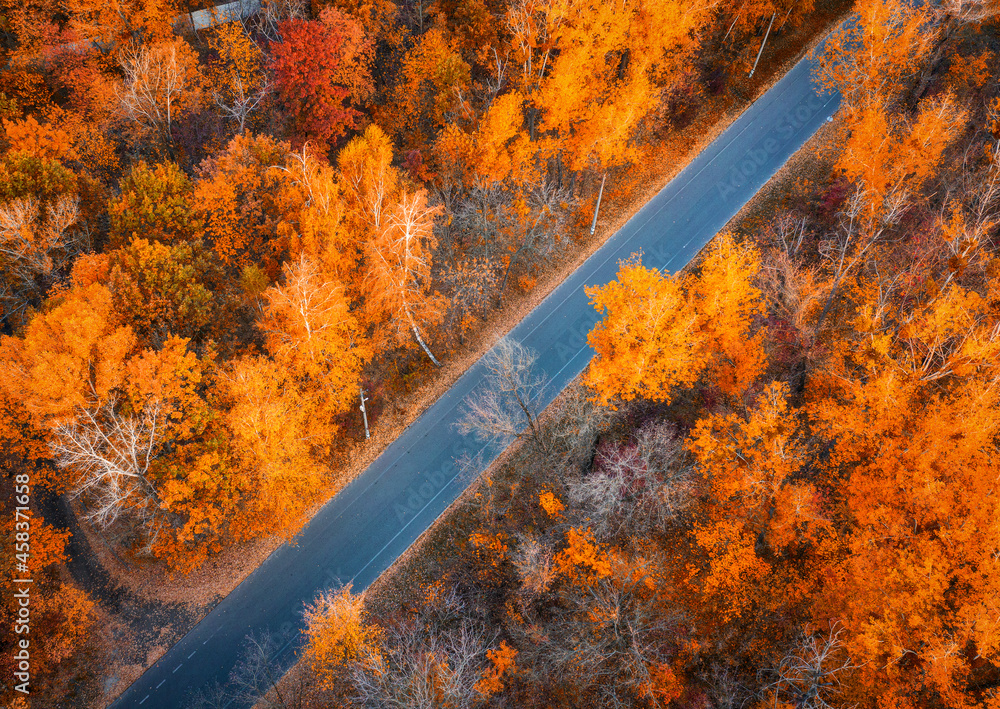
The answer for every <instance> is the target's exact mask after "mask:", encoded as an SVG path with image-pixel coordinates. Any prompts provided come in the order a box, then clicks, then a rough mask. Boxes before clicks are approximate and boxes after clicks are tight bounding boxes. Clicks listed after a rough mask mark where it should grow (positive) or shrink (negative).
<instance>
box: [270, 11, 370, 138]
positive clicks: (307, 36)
mask: <svg viewBox="0 0 1000 709" xmlns="http://www.w3.org/2000/svg"><path fill="white" fill-rule="evenodd" d="M279 27H280V32H281V36H282V39H283V41H282V42H281V43H279V44H276V45H274V47H273V55H274V57H273V64H274V72H275V76H276V78H277V83H278V92H279V95H280V97H281V100H282V101H283V102H284V103H285V105H286V106H287V107H288V110H289V112H290V114H291V115H292V116H294V118H293V120H294V129H295V133H296V136H297V139H298V142H300V143H301V142H304V141H306V140H312V141H315V142H316V143H318V144H320V145H321V146H324V147H325V146H327V145H328V144H329V143H330V142H331V141H334V140H336V139H337V138H339V137H340V136H342V135H344V134H345V133H346V132H347V131H348V130H350V129H352V128H354V127H356V126H357V123H358V119H359V118H360V117H361V113H360V112H359V111H358V110H357V109H356V108H355V106H357V105H359V104H361V103H362V102H363V101H364V100H365V99H367V98H368V96H369V95H371V93H372V79H371V56H372V46H371V42H370V41H369V39H368V38H367V37H366V36H365V33H364V30H363V29H362V27H361V25H359V24H358V23H357V22H355V21H354V20H353V19H351V18H350V17H348V16H347V15H345V14H343V13H342V12H340V11H338V10H336V9H333V8H327V9H325V10H323V12H322V13H320V19H319V20H318V21H317V20H298V19H291V20H285V21H284V22H282V23H281V24H280V26H279Z"/></svg>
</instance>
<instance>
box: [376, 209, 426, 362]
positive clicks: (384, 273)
mask: <svg viewBox="0 0 1000 709" xmlns="http://www.w3.org/2000/svg"><path fill="white" fill-rule="evenodd" d="M440 213H441V207H439V206H434V207H432V206H430V205H428V204H427V192H426V191H425V190H420V191H419V192H416V193H414V194H407V193H403V194H402V195H401V197H400V199H399V203H398V204H397V205H396V207H395V209H394V210H393V211H392V213H391V214H390V215H389V218H388V219H387V222H386V224H385V228H383V229H381V230H380V231H379V232H378V233H377V234H376V235H375V238H374V239H373V240H372V242H371V245H370V247H369V249H368V272H367V276H366V281H365V283H366V287H365V290H366V293H367V295H368V299H367V300H366V307H368V308H369V309H370V310H372V311H373V312H376V313H379V316H380V319H381V320H382V322H383V323H384V328H385V329H386V331H387V332H388V333H389V335H390V337H391V338H392V340H393V341H394V342H396V343H399V344H402V343H403V342H405V341H407V340H408V339H409V335H410V334H412V335H413V338H414V339H415V340H416V342H417V344H419V345H420V347H421V348H422V349H423V351H424V352H425V353H426V354H427V356H428V357H429V358H430V360H431V361H432V362H433V363H434V364H435V365H437V366H439V367H440V366H441V363H440V362H439V361H438V360H437V358H436V357H435V356H434V355H433V354H432V353H431V350H430V348H429V347H428V346H427V343H426V342H424V339H423V337H422V336H421V334H420V330H421V328H424V329H425V330H426V328H427V327H433V326H435V325H437V324H438V323H440V322H441V319H442V318H443V317H444V304H443V302H442V300H443V299H442V298H441V297H440V296H439V295H438V294H437V293H431V292H430V280H431V278H430V276H431V251H432V250H433V248H434V246H435V245H436V243H437V240H436V239H435V237H434V218H435V217H436V216H437V215H438V214H440Z"/></svg>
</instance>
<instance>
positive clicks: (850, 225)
mask: <svg viewBox="0 0 1000 709" xmlns="http://www.w3.org/2000/svg"><path fill="white" fill-rule="evenodd" d="M869 200H870V194H869V192H868V190H867V189H866V188H865V186H864V185H863V184H862V185H859V186H858V188H857V189H855V190H854V192H853V193H851V197H850V198H849V200H848V205H847V209H846V210H845V212H844V216H843V219H842V220H841V224H840V228H839V229H838V231H837V233H836V234H834V235H832V237H831V238H830V239H828V240H826V241H825V242H823V243H822V244H821V245H820V254H821V255H822V256H823V257H824V258H825V259H826V261H827V262H828V263H829V264H830V265H831V267H832V268H831V270H832V278H831V285H830V290H829V293H828V295H827V298H826V303H825V304H824V305H823V310H822V312H820V314H819V318H818V319H817V321H816V325H815V329H816V330H817V331H818V330H819V329H820V328H821V327H822V325H823V322H824V321H825V320H826V316H827V315H828V314H829V312H830V309H831V308H832V307H833V304H834V303H835V302H836V299H837V295H839V292H840V286H841V284H842V283H843V281H844V278H846V277H847V275H848V274H849V273H851V272H852V271H853V270H854V268H855V267H856V266H857V265H858V264H860V263H862V262H863V261H864V258H865V256H866V255H867V254H868V253H869V252H870V251H871V250H872V248H873V247H874V246H875V245H876V244H878V243H880V241H881V240H882V237H883V236H884V235H885V234H886V232H887V231H888V230H889V228H890V227H892V226H893V225H895V224H896V223H898V222H899V220H900V218H902V216H903V213H904V212H905V211H906V207H907V205H908V204H909V202H910V195H909V193H908V192H907V191H906V189H905V188H904V187H902V186H898V185H897V186H896V187H895V188H893V189H892V190H891V191H890V192H889V193H888V194H887V195H886V197H885V199H884V200H883V202H882V204H881V206H880V208H879V210H878V212H877V214H876V215H874V216H873V215H872V213H871V210H870V209H869Z"/></svg>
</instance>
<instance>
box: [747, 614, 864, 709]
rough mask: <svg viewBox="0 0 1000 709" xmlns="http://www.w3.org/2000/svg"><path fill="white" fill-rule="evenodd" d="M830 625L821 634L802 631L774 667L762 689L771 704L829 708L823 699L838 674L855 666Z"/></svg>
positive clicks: (831, 690) (801, 708) (833, 687)
mask: <svg viewBox="0 0 1000 709" xmlns="http://www.w3.org/2000/svg"><path fill="white" fill-rule="evenodd" d="M841 632H843V628H839V627H837V625H836V624H833V625H831V626H830V630H829V632H827V633H826V634H825V635H824V634H820V635H805V636H803V637H802V638H801V640H800V642H799V643H798V645H797V647H795V648H794V649H793V650H792V652H790V653H789V654H788V655H786V656H785V658H784V659H782V661H781V663H780V664H779V665H778V668H777V669H776V670H774V671H773V672H774V674H775V675H777V678H776V679H775V680H774V681H773V682H771V683H770V684H768V685H767V686H766V687H765V688H764V689H765V690H766V691H767V692H768V694H769V695H770V697H769V699H771V700H772V701H773V702H774V706H778V705H779V703H780V704H791V705H793V706H796V707H799V709H832V705H831V704H829V703H828V702H827V699H830V698H831V697H830V695H832V694H834V693H836V691H837V687H838V686H839V685H840V678H839V675H840V674H841V673H843V672H846V671H847V670H850V669H853V668H854V667H856V665H854V664H853V663H852V662H851V658H850V657H849V656H847V655H846V653H845V652H844V648H843V643H842V642H841V640H840V634H841Z"/></svg>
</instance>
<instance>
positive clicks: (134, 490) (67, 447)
mask: <svg viewBox="0 0 1000 709" xmlns="http://www.w3.org/2000/svg"><path fill="white" fill-rule="evenodd" d="M116 404H117V400H116V399H115V398H114V397H111V398H109V399H108V400H107V401H106V402H105V403H104V404H103V405H102V406H100V407H98V408H94V409H84V410H82V411H80V412H79V414H78V415H77V417H76V419H75V420H73V421H70V422H68V423H62V424H60V425H59V426H57V427H56V429H55V431H54V436H53V440H52V442H51V443H50V444H49V445H50V448H51V450H52V454H53V457H54V458H55V461H56V464H57V465H58V466H59V467H60V468H68V469H71V470H73V471H74V472H75V473H76V475H77V482H76V485H75V486H74V487H73V491H72V494H73V495H74V496H76V497H79V498H82V499H83V501H84V504H85V506H86V510H87V512H86V517H87V519H89V520H90V521H91V522H93V523H95V524H96V525H97V526H98V527H100V528H102V529H107V528H109V527H110V526H111V525H113V524H114V523H115V522H116V521H117V520H118V519H119V518H120V517H121V516H122V515H123V514H125V515H127V516H129V517H132V518H134V519H135V520H136V521H137V522H138V523H139V524H140V525H141V526H142V527H143V528H144V531H145V532H146V537H147V545H149V546H151V545H152V543H153V542H154V541H155V540H156V537H157V533H158V530H159V528H160V524H161V523H162V521H163V516H164V515H163V511H162V507H161V504H160V503H161V500H160V498H159V495H158V493H157V491H156V488H155V487H154V485H153V483H152V481H151V480H150V479H149V475H148V474H149V467H150V464H151V463H152V461H153V460H154V458H155V457H156V453H157V449H158V448H159V446H160V443H161V442H162V426H163V421H162V420H161V418H162V416H161V412H160V406H159V403H158V402H156V401H152V402H150V403H149V404H147V405H146V406H145V407H144V408H143V410H142V411H141V412H140V413H139V414H138V415H136V416H123V415H122V414H121V412H119V411H117V410H116Z"/></svg>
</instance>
